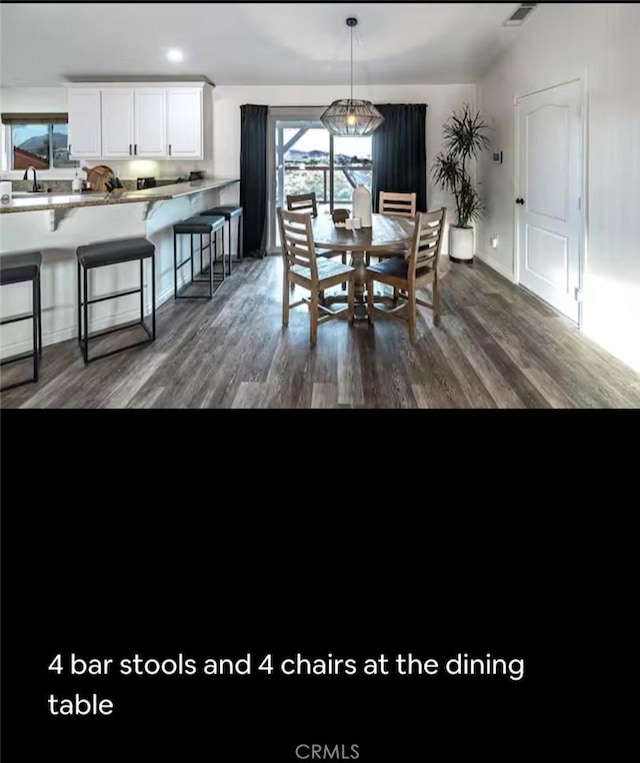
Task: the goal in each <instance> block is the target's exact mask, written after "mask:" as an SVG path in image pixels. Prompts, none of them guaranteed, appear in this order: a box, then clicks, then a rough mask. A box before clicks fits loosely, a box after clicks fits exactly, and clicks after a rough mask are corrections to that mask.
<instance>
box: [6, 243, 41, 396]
mask: <svg viewBox="0 0 640 763" xmlns="http://www.w3.org/2000/svg"><path fill="white" fill-rule="evenodd" d="M41 264H42V254H40V252H24V253H22V254H6V255H2V257H0V286H8V285H9V284H16V283H27V282H29V281H30V282H31V290H32V292H31V294H32V296H31V312H30V313H21V314H19V315H14V316H9V317H7V318H3V319H2V320H0V326H5V325H7V324H9V323H18V322H19V321H27V320H32V321H33V348H32V349H31V350H30V351H29V352H23V353H20V354H19V355H14V356H13V357H12V358H6V359H5V360H3V361H1V362H0V365H2V366H4V365H8V364H9V363H17V362H18V361H19V360H25V359H26V358H30V357H33V377H32V378H31V379H25V380H24V381H20V382H15V383H13V384H8V385H7V386H6V387H2V389H1V390H0V391H2V392H4V391H5V390H9V389H13V388H14V387H21V386H22V385H23V384H30V383H32V382H37V381H38V374H39V371H40V356H41V355H42V303H41V299H40V266H41Z"/></svg>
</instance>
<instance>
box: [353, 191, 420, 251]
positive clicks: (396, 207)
mask: <svg viewBox="0 0 640 763" xmlns="http://www.w3.org/2000/svg"><path fill="white" fill-rule="evenodd" d="M416 198H417V194H415V193H391V192H389V191H380V194H379V196H378V199H379V203H378V212H379V213H380V214H381V215H394V216H395V217H409V218H412V219H413V218H414V217H415V214H416ZM407 253H408V249H406V248H404V249H391V250H389V251H388V252H376V253H375V255H374V257H376V258H377V259H378V261H380V260H383V259H386V258H387V257H406V256H407ZM365 262H366V264H367V265H370V264H371V257H370V255H369V252H367V255H366V258H365Z"/></svg>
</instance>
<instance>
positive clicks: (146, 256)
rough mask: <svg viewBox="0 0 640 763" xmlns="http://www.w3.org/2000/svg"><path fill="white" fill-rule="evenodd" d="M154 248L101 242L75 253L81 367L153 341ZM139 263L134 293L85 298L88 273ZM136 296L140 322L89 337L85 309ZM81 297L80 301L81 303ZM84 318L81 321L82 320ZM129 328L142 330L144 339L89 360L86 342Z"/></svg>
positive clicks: (134, 241)
mask: <svg viewBox="0 0 640 763" xmlns="http://www.w3.org/2000/svg"><path fill="white" fill-rule="evenodd" d="M155 249H156V248H155V246H154V245H153V244H152V243H151V241H147V239H146V238H125V239H118V240H115V241H102V242H100V243H99V244H88V245H87V246H79V247H78V248H77V249H76V256H77V257H78V343H79V344H80V348H81V350H82V356H83V358H84V364H85V366H86V365H88V364H89V363H90V362H92V361H94V360H99V359H100V358H106V357H108V356H109V355H115V354H116V353H117V352H123V351H124V350H129V349H131V348H132V347H139V346H140V345H143V344H149V342H154V341H155V339H156V261H155ZM145 260H151V279H150V281H151V331H149V328H148V327H147V325H146V323H145V320H144V318H145V315H144V270H143V266H144V261H145ZM135 261H139V262H140V287H139V288H136V289H124V290H123V291H119V292H115V293H113V294H106V295H103V296H101V297H94V298H89V280H88V274H89V271H90V270H95V269H96V268H102V267H106V266H107V265H119V264H121V263H124V262H135ZM138 293H139V294H140V320H139V321H134V322H128V323H125V324H123V325H121V326H115V327H113V328H110V329H105V330H104V331H98V332H95V333H94V334H92V335H91V336H89V305H95V304H96V303H97V302H105V301H106V300H109V299H116V298H117V297H125V296H127V295H128V294H138ZM83 296H84V300H83ZM83 318H84V320H83ZM133 326H142V328H143V329H144V330H145V332H146V334H147V336H148V337H149V338H148V339H142V340H141V341H139V342H133V343H131V344H127V345H125V346H124V347H118V349H116V350H110V351H109V352H103V353H101V354H100V355H94V357H93V358H91V359H89V340H90V339H96V338H98V337H101V336H105V335H106V334H112V333H114V332H116V331H124V329H128V328H132V327H133Z"/></svg>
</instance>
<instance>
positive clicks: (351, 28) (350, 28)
mask: <svg viewBox="0 0 640 763" xmlns="http://www.w3.org/2000/svg"><path fill="white" fill-rule="evenodd" d="M349 30H350V32H351V101H352V102H353V27H349Z"/></svg>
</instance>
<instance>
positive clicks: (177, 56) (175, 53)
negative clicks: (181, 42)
mask: <svg viewBox="0 0 640 763" xmlns="http://www.w3.org/2000/svg"><path fill="white" fill-rule="evenodd" d="M167 58H168V59H169V61H173V62H174V63H178V61H182V59H183V55H182V51H181V50H178V49H177V48H173V49H172V50H168V51H167Z"/></svg>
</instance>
